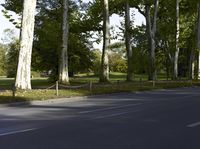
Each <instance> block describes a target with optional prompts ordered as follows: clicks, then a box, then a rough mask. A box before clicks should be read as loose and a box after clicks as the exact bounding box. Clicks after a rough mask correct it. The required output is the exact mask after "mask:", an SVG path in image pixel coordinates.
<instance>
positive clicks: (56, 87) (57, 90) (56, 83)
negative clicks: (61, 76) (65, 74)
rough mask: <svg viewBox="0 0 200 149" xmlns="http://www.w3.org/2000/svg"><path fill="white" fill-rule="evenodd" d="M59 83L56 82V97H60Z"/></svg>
mask: <svg viewBox="0 0 200 149" xmlns="http://www.w3.org/2000/svg"><path fill="white" fill-rule="evenodd" d="M58 95H59V94H58V81H56V96H58Z"/></svg>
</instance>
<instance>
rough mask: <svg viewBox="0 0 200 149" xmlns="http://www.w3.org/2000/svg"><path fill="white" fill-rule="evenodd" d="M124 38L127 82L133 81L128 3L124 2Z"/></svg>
mask: <svg viewBox="0 0 200 149" xmlns="http://www.w3.org/2000/svg"><path fill="white" fill-rule="evenodd" d="M125 27H126V30H125V36H126V37H125V38H126V51H127V61H128V70H127V78H126V80H127V81H132V80H133V66H132V55H133V52H132V47H131V39H130V38H131V37H130V33H129V32H130V5H129V1H128V0H126V9H125Z"/></svg>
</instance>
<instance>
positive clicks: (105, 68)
mask: <svg viewBox="0 0 200 149" xmlns="http://www.w3.org/2000/svg"><path fill="white" fill-rule="evenodd" d="M103 4H104V12H103V13H104V15H103V17H104V18H103V49H102V58H101V71H100V79H99V81H100V82H108V81H109V62H108V46H109V44H110V33H109V30H110V29H109V28H110V27H109V25H110V23H109V7H108V0H103Z"/></svg>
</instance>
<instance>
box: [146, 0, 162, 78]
mask: <svg viewBox="0 0 200 149" xmlns="http://www.w3.org/2000/svg"><path fill="white" fill-rule="evenodd" d="M158 4H159V0H155V1H154V14H153V22H152V20H151V10H150V5H148V4H147V5H146V6H145V11H146V14H145V17H146V22H147V36H148V43H149V48H150V49H149V60H150V68H149V80H156V65H155V61H156V56H155V49H156V44H155V34H156V20H157V13H158Z"/></svg>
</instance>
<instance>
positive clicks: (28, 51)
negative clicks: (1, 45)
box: [15, 0, 36, 90]
mask: <svg viewBox="0 0 200 149" xmlns="http://www.w3.org/2000/svg"><path fill="white" fill-rule="evenodd" d="M35 9H36V0H24V3H23V14H22V15H23V19H22V30H21V39H20V52H19V60H18V67H17V75H16V81H15V87H16V88H17V89H23V90H26V89H31V78H30V77H31V55H32V45H33V34H34V23H35Z"/></svg>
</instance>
